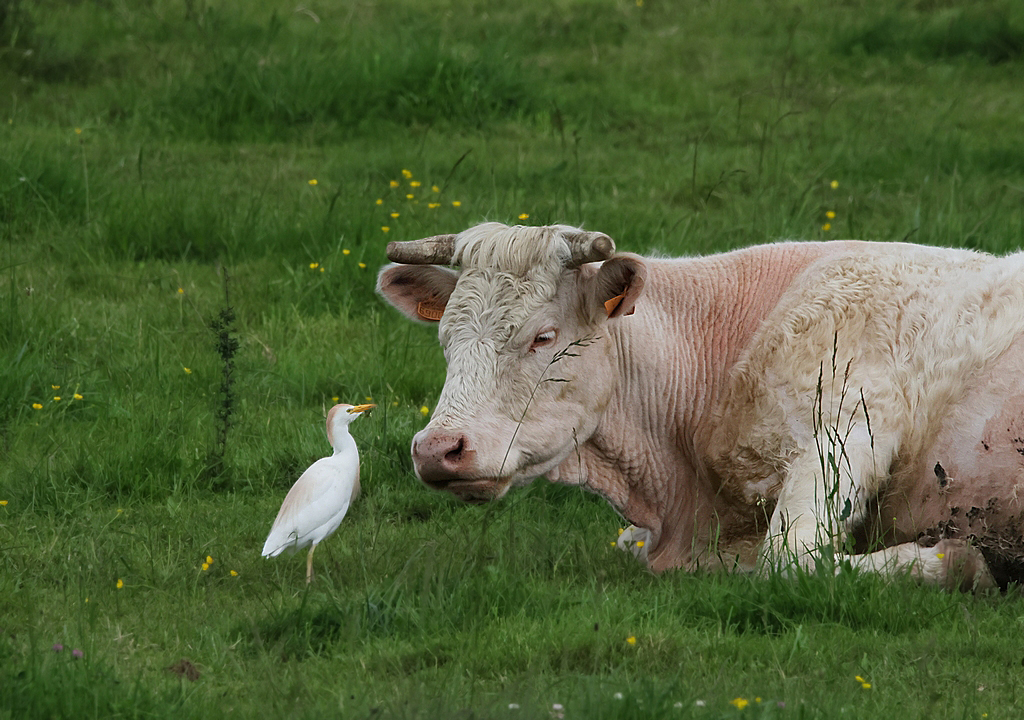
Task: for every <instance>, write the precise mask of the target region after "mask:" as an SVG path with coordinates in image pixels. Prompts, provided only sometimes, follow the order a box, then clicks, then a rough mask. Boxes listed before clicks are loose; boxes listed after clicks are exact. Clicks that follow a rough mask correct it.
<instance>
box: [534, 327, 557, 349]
mask: <svg viewBox="0 0 1024 720" xmlns="http://www.w3.org/2000/svg"><path fill="white" fill-rule="evenodd" d="M556 337H558V331H557V330H545V331H544V332H542V333H537V336H536V337H535V338H534V339H533V342H532V343H530V352H533V351H534V350H536V349H537V348H542V347H544V346H545V345H550V344H551V343H553V342H554V341H555V338H556Z"/></svg>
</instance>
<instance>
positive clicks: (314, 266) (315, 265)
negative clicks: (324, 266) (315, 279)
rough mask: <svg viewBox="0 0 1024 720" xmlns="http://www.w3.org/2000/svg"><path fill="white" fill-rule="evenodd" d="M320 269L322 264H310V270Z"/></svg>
mask: <svg viewBox="0 0 1024 720" xmlns="http://www.w3.org/2000/svg"><path fill="white" fill-rule="evenodd" d="M318 267H320V263H310V264H309V269H310V270H316V269H317V268H318Z"/></svg>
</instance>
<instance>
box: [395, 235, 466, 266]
mask: <svg viewBox="0 0 1024 720" xmlns="http://www.w3.org/2000/svg"><path fill="white" fill-rule="evenodd" d="M387 252H388V260H390V261H391V262H396V263H401V264H403V265H451V262H452V255H454V254H455V235H435V236H434V237H428V238H423V239H421V240H408V241H406V242H399V241H397V240H396V241H394V242H389V243H388V251H387Z"/></svg>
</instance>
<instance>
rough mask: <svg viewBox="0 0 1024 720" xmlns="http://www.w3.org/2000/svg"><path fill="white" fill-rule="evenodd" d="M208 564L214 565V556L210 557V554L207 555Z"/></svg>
mask: <svg viewBox="0 0 1024 720" xmlns="http://www.w3.org/2000/svg"><path fill="white" fill-rule="evenodd" d="M206 564H207V565H213V558H212V557H210V556H209V555H207V556H206Z"/></svg>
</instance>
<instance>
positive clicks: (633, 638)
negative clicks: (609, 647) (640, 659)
mask: <svg viewBox="0 0 1024 720" xmlns="http://www.w3.org/2000/svg"><path fill="white" fill-rule="evenodd" d="M626 642H628V643H629V644H630V645H636V635H630V636H629V637H628V638H626Z"/></svg>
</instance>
